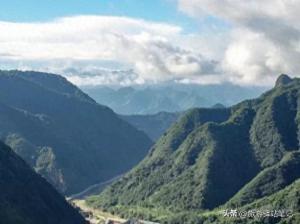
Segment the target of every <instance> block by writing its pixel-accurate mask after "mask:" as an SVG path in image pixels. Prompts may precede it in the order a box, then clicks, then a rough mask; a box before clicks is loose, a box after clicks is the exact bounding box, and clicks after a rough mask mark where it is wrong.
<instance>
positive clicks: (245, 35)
mask: <svg viewBox="0 0 300 224" xmlns="http://www.w3.org/2000/svg"><path fill="white" fill-rule="evenodd" d="M177 4H178V9H179V10H180V11H182V12H184V13H186V14H187V15H189V16H191V17H194V18H195V19H197V20H199V22H201V21H202V19H203V18H205V17H206V18H207V17H214V18H218V19H219V20H221V21H225V22H226V23H228V24H230V28H228V30H225V31H224V30H223V31H220V32H218V30H212V31H211V32H208V33H203V32H200V31H199V32H195V33H186V32H185V30H183V28H182V27H179V26H177V25H172V24H167V23H157V22H150V21H145V20H141V19H133V18H127V17H113V16H74V17H66V18H60V19H56V20H53V21H48V22H40V23H12V22H0V32H1V35H0V64H1V68H18V69H35V70H43V71H49V72H59V73H63V74H65V75H66V76H67V77H68V78H69V80H71V81H72V82H74V83H75V84H77V85H102V84H104V85H109V84H110V85H111V84H113V85H114V84H121V85H131V84H144V83H148V82H151V83H157V82H165V81H175V82H181V83H201V84H209V83H222V82H232V83H235V84H240V85H271V84H272V83H273V81H274V79H275V78H276V76H277V75H278V74H279V73H289V74H292V75H297V73H298V71H300V63H299V62H298V60H299V59H298V58H300V57H299V56H300V54H299V53H300V24H299V23H298V20H299V19H300V18H299V17H300V16H299V15H300V14H299V13H298V12H299V10H300V2H298V1H293V0H285V1H282V0H266V1H258V0H254V1H240V0H224V1H218V0H178V2H177ZM107 64H109V65H110V66H108V67H110V68H113V69H112V70H108V69H107V66H105V65H107ZM103 68H106V69H103ZM115 68H117V69H115ZM115 70H116V71H115Z"/></svg>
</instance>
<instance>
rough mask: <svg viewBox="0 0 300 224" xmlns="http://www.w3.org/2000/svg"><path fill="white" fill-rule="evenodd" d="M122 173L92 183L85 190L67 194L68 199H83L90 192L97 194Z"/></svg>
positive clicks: (90, 193)
mask: <svg viewBox="0 0 300 224" xmlns="http://www.w3.org/2000/svg"><path fill="white" fill-rule="evenodd" d="M123 175H124V174H120V175H118V176H115V177H114V178H112V179H109V180H106V181H104V182H100V183H98V184H93V185H91V186H89V187H88V188H86V189H85V190H83V191H81V192H79V193H76V194H73V195H71V196H69V197H68V200H75V199H83V198H85V197H87V196H90V195H92V194H99V193H100V192H101V191H102V190H103V189H104V188H105V187H106V186H107V185H109V184H111V183H112V182H114V181H116V180H118V179H120V178H121V177H122V176H123Z"/></svg>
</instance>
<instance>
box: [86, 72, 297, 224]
mask: <svg viewBox="0 0 300 224" xmlns="http://www.w3.org/2000/svg"><path fill="white" fill-rule="evenodd" d="M299 125H300V79H293V80H292V79H290V78H289V77H288V76H286V75H282V76H280V77H279V79H278V81H277V83H276V87H275V88H273V89H272V90H270V91H268V92H267V93H265V94H263V95H262V96H261V97H259V98H257V99H254V100H247V101H244V102H242V103H240V104H237V105H235V106H233V107H230V108H214V109H193V110H190V111H188V112H187V113H186V114H185V115H184V116H183V117H182V118H181V119H180V120H179V121H178V122H177V123H175V124H174V125H173V126H172V127H171V128H170V129H169V131H168V132H167V133H166V134H165V135H164V136H162V137H161V138H160V139H159V140H158V142H157V143H156V144H155V145H154V146H153V147H152V149H151V151H150V153H149V154H148V155H147V157H146V158H145V159H144V160H143V161H142V162H141V163H140V164H139V165H138V166H136V167H135V168H134V169H133V170H132V171H131V172H129V173H128V174H127V175H126V176H124V177H123V178H122V179H121V180H119V181H117V182H115V183H114V184H112V185H111V186H110V187H108V188H107V189H106V190H105V191H104V192H103V193H102V194H101V195H100V196H95V197H91V198H90V199H89V203H90V204H91V205H93V206H96V207H102V208H105V209H109V210H112V211H116V212H119V213H123V214H131V215H132V214H135V215H138V216H149V217H152V218H153V219H159V220H162V219H163V218H162V217H165V215H163V214H176V213H178V212H191V211H198V213H199V212H200V211H203V210H212V209H215V208H217V207H219V206H221V205H224V204H226V203H228V204H226V205H227V206H229V207H230V206H237V205H238V206H242V205H245V204H249V203H252V202H254V201H255V200H258V199H260V198H262V197H268V196H270V195H272V194H275V193H277V192H278V191H280V190H282V189H283V188H285V187H286V186H288V185H290V184H291V183H293V182H294V181H296V180H297V179H298V178H300V172H299V171H300V169H299V168H300V166H299V165H300V156H299V140H300V137H299V136H300V135H299ZM297 197H298V199H299V195H298V196H297ZM298 206H299V205H298ZM155 209H156V210H155ZM152 210H155V211H157V210H159V211H164V212H162V214H158V213H151V211H152ZM167 216H169V217H170V216H172V215H167ZM174 223H177V222H174ZM187 223H193V222H187Z"/></svg>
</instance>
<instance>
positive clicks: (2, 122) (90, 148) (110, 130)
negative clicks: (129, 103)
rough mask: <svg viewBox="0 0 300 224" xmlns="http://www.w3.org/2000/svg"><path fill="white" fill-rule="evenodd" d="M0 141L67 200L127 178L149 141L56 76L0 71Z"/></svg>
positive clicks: (145, 152) (146, 149) (106, 108)
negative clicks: (67, 196) (114, 179)
mask: <svg viewBox="0 0 300 224" xmlns="http://www.w3.org/2000/svg"><path fill="white" fill-rule="evenodd" d="M0 138H1V139H2V140H3V141H4V142H5V143H7V144H8V145H9V146H11V147H12V149H13V150H14V151H15V152H17V154H19V155H20V156H21V157H22V158H23V159H25V160H26V162H27V163H29V164H30V165H31V166H32V167H33V168H34V169H35V170H36V171H37V172H38V173H40V174H42V175H43V176H44V177H46V178H47V180H48V181H49V182H50V183H52V184H53V185H54V186H55V187H56V188H57V189H59V190H60V191H61V192H63V193H65V194H71V193H76V192H78V191H81V190H83V189H84V188H86V187H88V186H90V185H92V184H95V183H97V182H101V181H105V180H107V179H111V178H112V177H114V176H116V175H118V174H121V173H124V172H126V171H127V170H128V169H130V168H131V167H132V166H134V165H135V164H136V163H138V162H139V161H140V160H141V159H142V158H143V157H144V156H145V155H146V154H147V152H148V149H149V147H150V146H151V144H152V141H151V140H150V139H149V138H148V137H147V136H146V135H145V134H144V133H143V132H141V131H138V130H137V129H136V128H134V127H133V126H131V125H130V124H128V123H127V122H125V121H123V120H122V119H120V118H119V117H118V115H116V114H115V113H114V112H113V111H112V110H111V109H109V108H108V107H105V106H101V105H99V104H97V103H96V102H95V101H94V100H92V99H91V98H90V97H89V96H87V95H86V94H84V93H83V92H82V91H81V90H79V89H78V88H77V87H75V86H74V85H72V84H71V83H69V82H68V81H67V80H66V79H65V78H62V77H60V76H57V75H52V74H45V73H38V72H20V71H0Z"/></svg>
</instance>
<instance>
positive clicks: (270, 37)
mask: <svg viewBox="0 0 300 224" xmlns="http://www.w3.org/2000/svg"><path fill="white" fill-rule="evenodd" d="M178 6H179V9H180V10H182V11H184V12H186V13H188V14H189V15H191V16H194V17H199V18H202V17H203V16H207V15H210V16H211V15H212V16H215V17H218V18H220V19H223V20H226V21H228V22H230V23H231V25H232V26H233V28H232V34H231V36H232V37H231V41H230V42H229V44H228V46H227V49H226V50H225V54H224V58H223V60H222V69H223V71H224V72H225V73H227V74H228V75H227V77H228V78H227V79H228V80H231V81H232V82H236V83H240V84H270V83H271V82H273V81H274V79H275V78H276V76H277V75H278V74H279V73H290V74H291V75H297V73H298V72H299V71H300V65H299V62H298V58H299V57H300V51H299V49H300V48H299V46H300V24H299V22H298V21H299V19H300V14H299V11H300V1H296V0H264V1H261V0H252V1H241V0H224V1H219V0H179V1H178Z"/></svg>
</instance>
